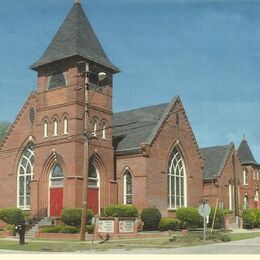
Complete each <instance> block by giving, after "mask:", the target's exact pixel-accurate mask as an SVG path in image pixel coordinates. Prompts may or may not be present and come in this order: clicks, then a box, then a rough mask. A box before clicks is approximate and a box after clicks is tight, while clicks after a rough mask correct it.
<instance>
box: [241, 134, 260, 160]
mask: <svg viewBox="0 0 260 260" xmlns="http://www.w3.org/2000/svg"><path fill="white" fill-rule="evenodd" d="M238 156H239V158H240V160H241V162H242V164H257V162H256V160H255V158H254V156H253V154H252V152H251V149H250V147H249V145H248V143H247V141H246V139H245V137H244V138H243V140H242V141H241V143H240V145H239V147H238Z"/></svg>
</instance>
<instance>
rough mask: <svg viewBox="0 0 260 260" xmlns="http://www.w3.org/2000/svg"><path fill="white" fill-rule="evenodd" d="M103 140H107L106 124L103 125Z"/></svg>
mask: <svg viewBox="0 0 260 260" xmlns="http://www.w3.org/2000/svg"><path fill="white" fill-rule="evenodd" d="M102 139H104V140H105V139H106V124H105V123H103V125H102Z"/></svg>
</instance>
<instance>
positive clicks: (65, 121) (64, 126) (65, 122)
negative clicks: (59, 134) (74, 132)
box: [63, 117, 69, 135]
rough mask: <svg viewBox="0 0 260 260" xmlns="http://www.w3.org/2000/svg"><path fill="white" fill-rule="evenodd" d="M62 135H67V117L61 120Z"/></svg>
mask: <svg viewBox="0 0 260 260" xmlns="http://www.w3.org/2000/svg"><path fill="white" fill-rule="evenodd" d="M63 134H64V135H67V134H69V120H68V118H67V117H65V118H64V120H63Z"/></svg>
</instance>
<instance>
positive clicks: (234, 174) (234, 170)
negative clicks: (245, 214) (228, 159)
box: [232, 149, 239, 218]
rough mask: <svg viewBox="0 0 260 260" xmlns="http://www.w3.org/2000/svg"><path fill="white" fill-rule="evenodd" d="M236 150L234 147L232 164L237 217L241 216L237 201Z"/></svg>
mask: <svg viewBox="0 0 260 260" xmlns="http://www.w3.org/2000/svg"><path fill="white" fill-rule="evenodd" d="M235 156H236V151H235V149H234V154H233V156H232V164H233V179H234V193H235V194H234V204H235V217H236V218H237V217H238V216H239V213H238V203H237V178H236V160H235Z"/></svg>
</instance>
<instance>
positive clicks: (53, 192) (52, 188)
mask: <svg viewBox="0 0 260 260" xmlns="http://www.w3.org/2000/svg"><path fill="white" fill-rule="evenodd" d="M63 180H64V176H63V171H62V168H61V167H60V165H59V164H57V163H56V164H55V165H54V166H53V167H52V169H51V172H50V174H49V214H48V215H49V216H50V217H58V216H60V215H61V211H62V208H63Z"/></svg>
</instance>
